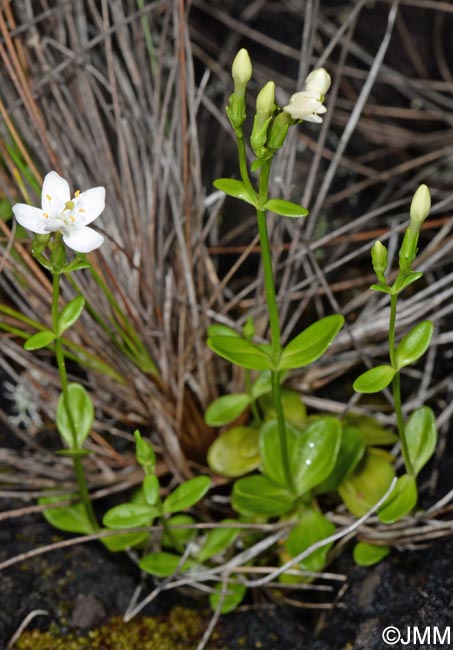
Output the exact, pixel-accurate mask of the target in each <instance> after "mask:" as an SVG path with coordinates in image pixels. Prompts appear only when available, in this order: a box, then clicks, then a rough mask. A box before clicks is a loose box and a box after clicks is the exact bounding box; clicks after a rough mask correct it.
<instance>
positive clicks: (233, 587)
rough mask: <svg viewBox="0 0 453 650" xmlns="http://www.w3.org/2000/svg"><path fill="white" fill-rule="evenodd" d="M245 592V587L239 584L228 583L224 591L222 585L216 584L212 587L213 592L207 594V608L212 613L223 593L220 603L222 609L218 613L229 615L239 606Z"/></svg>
mask: <svg viewBox="0 0 453 650" xmlns="http://www.w3.org/2000/svg"><path fill="white" fill-rule="evenodd" d="M246 592H247V587H246V586H245V585H242V584H240V583H236V584H233V583H228V585H227V587H226V589H224V588H223V585H222V583H221V582H217V583H216V585H215V586H214V591H213V592H212V593H211V594H209V606H210V607H211V609H212V610H213V611H215V610H216V609H217V607H218V604H219V600H220V598H221V595H222V593H223V594H224V596H223V601H222V607H221V608H220V613H221V614H229V613H230V612H232V611H233V610H235V609H236V607H238V605H240V604H241V602H242V601H243V599H244V596H245V594H246Z"/></svg>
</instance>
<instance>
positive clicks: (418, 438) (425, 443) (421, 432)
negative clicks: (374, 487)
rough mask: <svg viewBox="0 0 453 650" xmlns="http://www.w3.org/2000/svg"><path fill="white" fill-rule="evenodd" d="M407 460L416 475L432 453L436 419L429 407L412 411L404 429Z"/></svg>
mask: <svg viewBox="0 0 453 650" xmlns="http://www.w3.org/2000/svg"><path fill="white" fill-rule="evenodd" d="M404 432H405V437H406V442H407V448H408V452H409V458H410V460H411V463H412V468H413V470H414V472H415V475H417V474H418V473H419V472H420V470H421V469H422V467H424V466H425V465H426V463H427V462H428V461H429V459H430V458H431V456H432V455H433V453H434V450H435V448H436V443H437V428H436V418H435V417H434V413H433V412H432V410H431V409H430V408H429V406H422V407H421V408H419V409H417V410H416V411H414V412H413V413H412V414H411V415H410V417H409V418H408V420H407V423H406V427H405V429H404Z"/></svg>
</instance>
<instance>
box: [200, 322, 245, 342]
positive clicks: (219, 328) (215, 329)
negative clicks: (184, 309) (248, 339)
mask: <svg viewBox="0 0 453 650" xmlns="http://www.w3.org/2000/svg"><path fill="white" fill-rule="evenodd" d="M207 332H208V337H210V338H212V337H213V336H234V337H235V338H237V339H240V338H241V335H240V334H238V333H237V332H236V330H234V329H232V328H231V327H228V326H227V325H218V324H215V325H210V326H209V327H208V330H207Z"/></svg>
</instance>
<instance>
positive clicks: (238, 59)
mask: <svg viewBox="0 0 453 650" xmlns="http://www.w3.org/2000/svg"><path fill="white" fill-rule="evenodd" d="M231 72H232V75H233V79H234V81H235V82H236V83H238V84H247V83H248V82H249V81H250V79H251V78H252V62H251V61H250V57H249V53H248V52H247V50H246V49H245V48H242V49H241V50H239V52H238V53H237V54H236V56H235V58H234V61H233V66H232V68H231Z"/></svg>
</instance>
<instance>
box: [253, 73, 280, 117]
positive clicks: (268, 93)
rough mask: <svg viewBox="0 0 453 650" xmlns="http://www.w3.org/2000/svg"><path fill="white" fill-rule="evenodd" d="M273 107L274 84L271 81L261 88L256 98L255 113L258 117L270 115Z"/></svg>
mask: <svg viewBox="0 0 453 650" xmlns="http://www.w3.org/2000/svg"><path fill="white" fill-rule="evenodd" d="M274 105H275V84H274V82H273V81H268V82H267V84H266V85H265V86H263V88H261V90H260V92H259V93H258V97H257V98H256V112H257V114H259V115H270V114H271V113H272V111H273V110H274Z"/></svg>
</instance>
